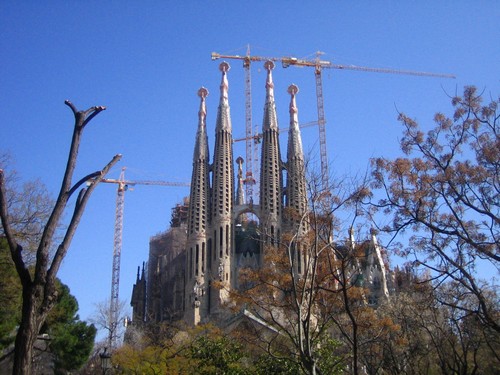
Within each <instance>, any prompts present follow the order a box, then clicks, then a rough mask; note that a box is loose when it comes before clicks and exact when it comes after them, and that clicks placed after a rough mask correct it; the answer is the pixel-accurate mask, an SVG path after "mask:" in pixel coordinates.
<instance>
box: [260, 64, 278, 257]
mask: <svg viewBox="0 0 500 375" xmlns="http://www.w3.org/2000/svg"><path fill="white" fill-rule="evenodd" d="M264 68H265V69H266V70H267V80H266V103H265V106H264V119H263V121H262V156H261V169H260V212H261V218H260V223H261V230H262V231H263V235H264V238H263V242H264V244H271V245H273V244H275V243H277V241H278V239H279V237H280V234H281V214H282V207H283V202H282V197H283V195H282V191H283V173H282V163H281V155H280V147H279V139H278V137H279V132H278V119H277V116H276V105H275V101H274V83H273V77H272V70H273V69H274V63H273V62H272V61H266V62H265V64H264ZM263 253H264V252H261V257H262V255H263Z"/></svg>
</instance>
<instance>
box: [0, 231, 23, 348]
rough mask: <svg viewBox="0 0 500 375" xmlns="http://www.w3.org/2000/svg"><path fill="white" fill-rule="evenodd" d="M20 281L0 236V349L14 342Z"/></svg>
mask: <svg viewBox="0 0 500 375" xmlns="http://www.w3.org/2000/svg"><path fill="white" fill-rule="evenodd" d="M21 303H22V300H21V283H20V281H19V278H18V276H17V273H16V270H15V268H14V263H13V262H12V259H11V257H10V252H9V249H8V246H7V241H5V239H3V238H0V350H2V349H4V348H6V347H8V346H9V345H10V344H12V343H13V342H14V339H15V329H16V326H17V325H18V324H19V321H20V319H21Z"/></svg>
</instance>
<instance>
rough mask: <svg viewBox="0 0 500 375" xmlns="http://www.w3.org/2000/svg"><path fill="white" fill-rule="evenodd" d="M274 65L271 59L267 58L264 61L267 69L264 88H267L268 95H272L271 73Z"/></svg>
mask: <svg viewBox="0 0 500 375" xmlns="http://www.w3.org/2000/svg"><path fill="white" fill-rule="evenodd" d="M274 66H275V65H274V62H272V61H271V60H267V61H266V62H265V63H264V68H265V69H266V70H267V79H266V89H267V90H268V96H274V83H273V75H272V73H271V72H272V70H273V69H274Z"/></svg>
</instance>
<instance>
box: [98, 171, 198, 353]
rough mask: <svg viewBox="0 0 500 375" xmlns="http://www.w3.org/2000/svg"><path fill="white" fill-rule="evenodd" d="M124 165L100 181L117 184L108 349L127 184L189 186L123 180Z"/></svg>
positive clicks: (115, 314) (112, 345)
mask: <svg viewBox="0 0 500 375" xmlns="http://www.w3.org/2000/svg"><path fill="white" fill-rule="evenodd" d="M125 169H126V168H125V167H123V168H122V170H121V172H120V177H119V178H118V179H111V178H104V179H102V180H101V182H104V183H108V184H117V185H118V189H117V194H116V211H115V231H114V240H113V266H112V272H111V298H110V302H109V319H110V328H109V338H108V345H109V348H110V350H112V349H113V348H115V347H116V344H117V343H116V340H117V327H118V320H119V319H118V313H119V311H118V310H119V308H118V307H119V300H118V294H119V289H120V263H121V253H122V234H123V212H124V211H123V209H124V206H125V191H127V190H128V187H129V186H134V185H160V186H179V187H182V186H190V184H189V183H185V182H167V181H129V180H125Z"/></svg>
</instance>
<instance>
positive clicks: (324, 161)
mask: <svg viewBox="0 0 500 375" xmlns="http://www.w3.org/2000/svg"><path fill="white" fill-rule="evenodd" d="M322 54H323V52H320V51H318V52H316V57H315V58H314V59H312V60H308V59H298V58H296V57H264V56H250V47H248V48H247V54H246V55H245V56H240V55H223V54H220V53H217V52H212V60H217V59H237V60H243V67H244V68H245V71H246V75H247V76H248V77H249V76H250V63H251V62H252V61H268V60H270V61H280V62H281V65H282V66H283V68H288V67H289V66H297V67H312V68H314V76H315V80H316V105H317V110H318V128H319V146H320V161H321V183H322V188H323V191H325V192H327V191H328V180H329V173H328V155H327V149H326V129H325V128H326V127H325V125H326V119H325V110H324V101H323V82H322V77H321V71H322V69H325V68H326V69H340V70H357V71H363V72H374V73H392V74H406V75H415V76H428V77H441V78H455V76H454V75H451V74H442V73H427V72H419V71H413V70H398V69H388V68H371V67H366V66H357V65H340V64H333V63H332V62H330V61H326V60H321V58H320V56H321V55H322ZM246 84H247V85H249V84H250V80H249V79H247V80H246ZM245 93H247V95H250V89H249V88H247V89H246V90H245ZM246 101H247V102H250V103H251V101H250V100H249V99H248V98H247V99H246ZM247 110H248V109H247ZM249 132H250V136H251V132H252V127H251V124H249V123H248V122H247V123H246V133H247V138H248V137H249ZM248 142H251V138H250V140H249V139H247V152H248ZM248 158H249V155H248V154H247V159H248ZM247 163H248V160H247ZM247 173H248V164H247Z"/></svg>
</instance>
